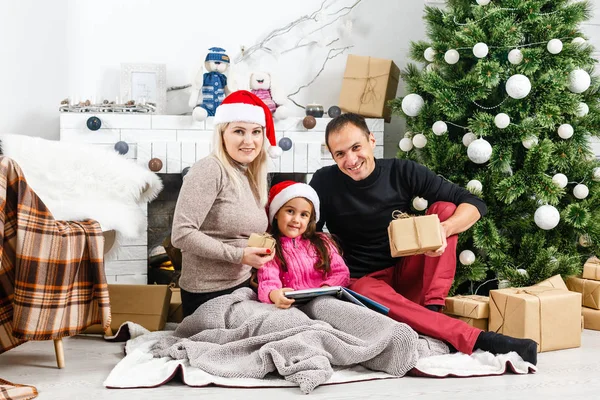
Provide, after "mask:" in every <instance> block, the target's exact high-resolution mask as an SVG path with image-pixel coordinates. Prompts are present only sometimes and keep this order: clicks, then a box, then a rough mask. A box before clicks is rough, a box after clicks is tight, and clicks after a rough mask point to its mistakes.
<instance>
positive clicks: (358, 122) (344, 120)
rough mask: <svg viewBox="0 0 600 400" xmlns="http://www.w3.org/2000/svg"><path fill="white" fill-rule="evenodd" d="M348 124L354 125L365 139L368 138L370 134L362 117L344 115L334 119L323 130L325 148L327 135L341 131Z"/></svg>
mask: <svg viewBox="0 0 600 400" xmlns="http://www.w3.org/2000/svg"><path fill="white" fill-rule="evenodd" d="M348 124H350V125H354V126H355V127H357V128H358V129H360V130H361V131H362V132H363V133H364V134H365V137H366V138H367V139H368V138H369V135H370V133H371V132H370V131H369V127H368V126H367V122H366V121H365V119H364V117H362V116H360V115H358V114H354V113H346V114H342V115H340V116H338V117H335V118H334V119H332V120H331V121H329V123H328V124H327V127H326V128H325V144H326V145H327V147H329V135H331V134H332V133H336V132H339V131H341V130H342V129H343V128H344V127H345V126H346V125H348Z"/></svg>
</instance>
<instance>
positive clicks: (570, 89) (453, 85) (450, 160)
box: [392, 0, 600, 292]
mask: <svg viewBox="0 0 600 400" xmlns="http://www.w3.org/2000/svg"><path fill="white" fill-rule="evenodd" d="M590 15H591V6H590V4H589V3H588V2H585V1H583V2H571V1H568V0H449V1H447V4H446V7H445V8H444V9H443V10H442V9H438V8H435V7H426V8H425V16H424V19H425V21H426V24H427V35H428V38H429V41H427V42H426V41H419V42H413V43H412V44H411V51H410V56H411V58H412V59H413V60H415V61H417V62H419V63H422V64H409V65H408V66H407V68H406V69H405V70H404V71H403V78H404V80H405V82H406V84H407V93H409V94H408V95H407V96H405V97H403V98H398V99H396V100H394V101H393V102H392V103H393V107H394V110H395V112H396V113H398V114H400V115H403V116H404V117H405V118H406V121H407V129H408V132H407V133H406V135H405V137H404V138H403V139H402V140H401V141H400V144H399V146H400V151H399V152H398V157H400V158H408V159H411V160H415V161H417V162H419V163H421V164H423V165H426V166H427V167H429V168H430V169H431V170H433V171H435V172H436V173H437V174H439V175H441V176H443V177H444V178H446V179H447V180H449V181H451V182H453V183H456V184H458V185H461V186H463V187H466V188H467V189H468V190H470V191H471V192H473V193H476V194H478V195H479V196H481V197H482V198H483V199H484V200H485V202H486V203H487V206H488V214H487V216H486V217H484V218H482V219H481V220H480V221H479V222H478V223H477V224H476V225H475V226H474V227H472V228H471V229H470V230H469V231H467V232H465V233H462V234H461V235H460V236H459V243H458V249H457V254H458V255H459V257H458V258H459V260H460V262H458V263H457V271H456V278H455V286H454V289H456V288H457V287H458V288H459V291H460V292H469V291H472V290H473V288H476V287H477V285H479V284H480V283H481V282H483V281H486V280H489V279H490V278H492V279H493V280H495V279H498V280H500V281H503V280H505V281H508V283H509V284H510V285H513V286H525V285H531V284H534V283H536V282H539V281H541V280H543V279H546V278H548V277H550V276H552V275H555V274H562V275H563V276H564V275H573V274H577V273H579V272H581V268H582V266H583V263H584V262H585V260H586V259H587V258H588V257H589V256H591V255H600V251H599V250H600V162H599V161H598V160H596V158H595V156H594V154H593V151H592V148H591V145H590V140H591V138H592V137H593V136H597V135H598V133H599V131H600V103H599V100H600V92H599V86H600V84H599V82H598V78H597V77H592V72H593V69H594V64H595V63H596V60H594V59H593V58H592V57H591V54H592V52H593V48H592V46H590V45H588V43H587V40H586V38H585V36H584V35H583V34H582V33H581V31H580V30H579V28H578V25H579V24H580V23H581V22H582V21H585V20H587V19H589V17H590ZM422 203H423V200H422V199H419V198H417V199H416V200H415V201H414V202H413V205H414V206H415V208H416V209H417V210H418V209H423V208H424V207H426V206H425V205H424V204H422ZM461 284H463V285H461Z"/></svg>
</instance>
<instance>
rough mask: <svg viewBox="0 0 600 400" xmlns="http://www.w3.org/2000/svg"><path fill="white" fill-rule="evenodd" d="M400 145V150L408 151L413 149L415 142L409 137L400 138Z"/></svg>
mask: <svg viewBox="0 0 600 400" xmlns="http://www.w3.org/2000/svg"><path fill="white" fill-rule="evenodd" d="M398 147H400V150H402V151H405V152H407V153H408V152H409V151H411V150H412V149H413V142H412V140H411V139H409V138H404V139H402V140H400V143H398Z"/></svg>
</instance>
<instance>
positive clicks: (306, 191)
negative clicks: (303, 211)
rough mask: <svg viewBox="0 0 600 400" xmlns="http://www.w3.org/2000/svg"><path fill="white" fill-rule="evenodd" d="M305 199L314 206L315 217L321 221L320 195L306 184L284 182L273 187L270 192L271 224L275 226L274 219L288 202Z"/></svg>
mask: <svg viewBox="0 0 600 400" xmlns="http://www.w3.org/2000/svg"><path fill="white" fill-rule="evenodd" d="M296 197H304V198H305V199H307V200H310V202H311V203H312V204H313V206H314V209H315V210H314V211H315V217H317V221H318V220H319V195H318V194H317V192H315V189H313V188H312V187H311V186H310V185H307V184H306V183H300V182H294V181H283V182H280V183H278V184H277V185H273V187H272V188H271V190H270V191H269V203H268V207H269V223H270V224H271V225H272V224H273V219H274V218H275V215H276V214H277V212H278V211H279V209H280V208H281V207H283V206H284V205H285V203H287V202H288V201H290V200H292V199H294V198H296Z"/></svg>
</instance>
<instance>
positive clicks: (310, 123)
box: [302, 115, 317, 129]
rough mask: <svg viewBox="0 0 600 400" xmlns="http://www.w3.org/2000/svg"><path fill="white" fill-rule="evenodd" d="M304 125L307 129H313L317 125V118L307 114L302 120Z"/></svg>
mask: <svg viewBox="0 0 600 400" xmlns="http://www.w3.org/2000/svg"><path fill="white" fill-rule="evenodd" d="M302 126H304V127H305V128H306V129H312V128H314V127H315V126H317V120H316V119H315V117H313V116H312V115H307V116H306V117H304V119H303V120H302Z"/></svg>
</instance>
